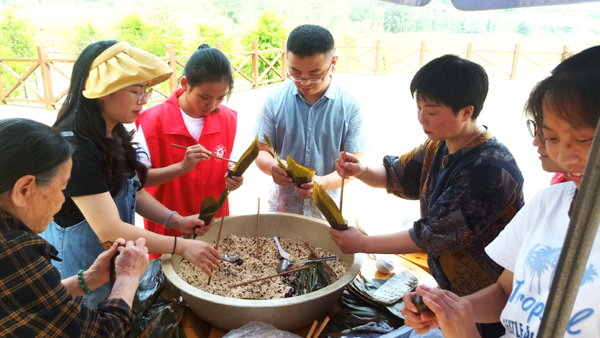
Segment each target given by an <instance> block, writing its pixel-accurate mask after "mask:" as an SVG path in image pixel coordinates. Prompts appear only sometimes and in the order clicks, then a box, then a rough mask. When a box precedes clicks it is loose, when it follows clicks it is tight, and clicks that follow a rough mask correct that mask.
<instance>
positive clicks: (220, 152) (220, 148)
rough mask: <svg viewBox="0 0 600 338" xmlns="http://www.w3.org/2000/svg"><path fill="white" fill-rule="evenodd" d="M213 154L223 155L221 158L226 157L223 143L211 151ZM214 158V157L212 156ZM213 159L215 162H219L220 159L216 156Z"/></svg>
mask: <svg viewBox="0 0 600 338" xmlns="http://www.w3.org/2000/svg"><path fill="white" fill-rule="evenodd" d="M213 154H214V155H215V156H219V157H223V158H227V148H225V146H224V145H222V144H219V145H218V146H217V147H216V148H215V150H214V151H213ZM213 158H214V157H213ZM215 161H217V162H221V160H219V159H218V158H215Z"/></svg>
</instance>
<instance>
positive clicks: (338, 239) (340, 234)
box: [329, 226, 367, 254]
mask: <svg viewBox="0 0 600 338" xmlns="http://www.w3.org/2000/svg"><path fill="white" fill-rule="evenodd" d="M329 236H331V239H332V240H333V241H334V242H335V244H336V245H337V246H338V247H339V248H340V250H342V252H343V253H345V254H353V253H357V252H364V245H363V243H364V241H365V239H366V238H367V236H365V235H363V234H362V233H361V232H360V231H359V230H358V229H357V228H356V227H353V226H350V227H348V230H345V231H339V230H335V229H334V228H330V229H329Z"/></svg>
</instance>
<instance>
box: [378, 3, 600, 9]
mask: <svg viewBox="0 0 600 338" xmlns="http://www.w3.org/2000/svg"><path fill="white" fill-rule="evenodd" d="M382 1H387V2H391V3H395V4H399V5H406V6H414V7H423V6H426V5H428V4H429V3H430V2H431V1H432V0H382ZM434 1H440V0H434ZM588 2H600V0H452V4H453V5H454V7H456V8H457V9H459V10H461V11H481V10H489V9H506V8H518V7H536V6H552V5H567V4H577V3H588Z"/></svg>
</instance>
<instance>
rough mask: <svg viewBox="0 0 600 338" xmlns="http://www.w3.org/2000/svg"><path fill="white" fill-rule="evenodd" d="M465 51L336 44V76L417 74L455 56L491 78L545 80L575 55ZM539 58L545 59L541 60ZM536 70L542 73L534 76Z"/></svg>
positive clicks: (565, 52) (564, 51)
mask: <svg viewBox="0 0 600 338" xmlns="http://www.w3.org/2000/svg"><path fill="white" fill-rule="evenodd" d="M466 47H467V48H466V49H454V50H452V49H433V48H427V44H426V43H425V42H421V43H420V46H419V47H416V46H415V47H414V48H406V47H382V41H381V40H377V41H376V42H375V45H374V46H342V45H338V41H337V40H336V55H338V57H339V59H338V63H337V67H336V72H338V73H349V74H357V73H360V74H373V75H375V76H378V75H390V74H394V73H413V74H414V73H416V72H417V71H418V70H419V69H420V68H421V67H423V65H424V64H426V63H427V62H429V61H430V60H431V59H433V58H437V57H439V56H442V55H443V54H455V55H458V56H461V57H464V58H466V59H467V60H471V61H473V62H476V63H479V64H480V65H481V66H483V67H484V68H485V69H486V70H487V71H488V74H489V75H490V76H505V77H507V78H509V79H510V80H514V79H515V78H516V77H519V76H528V75H531V76H546V75H548V74H549V73H550V70H551V69H552V68H553V66H551V67H548V64H549V63H554V65H556V64H558V63H559V62H560V61H562V60H564V59H566V58H567V57H569V56H571V55H573V54H574V52H570V51H569V46H563V47H562V51H556V52H539V51H523V50H521V45H519V44H517V45H515V48H514V50H479V49H475V48H473V44H472V43H469V44H467V46H466ZM511 57H512V58H511ZM540 57H541V58H543V59H541V60H540ZM511 59H512V61H511ZM398 66H400V69H399V67H398ZM523 68H525V69H523ZM533 70H541V71H542V72H538V73H537V74H535V75H534V74H532V71H533Z"/></svg>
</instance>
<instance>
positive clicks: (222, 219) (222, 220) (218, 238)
mask: <svg viewBox="0 0 600 338" xmlns="http://www.w3.org/2000/svg"><path fill="white" fill-rule="evenodd" d="M223 222H225V213H223V215H221V225H219V234H218V235H217V244H216V245H215V250H217V251H219V241H220V240H221V230H222V229H223ZM211 279H212V275H210V276H208V285H210V280H211Z"/></svg>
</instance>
